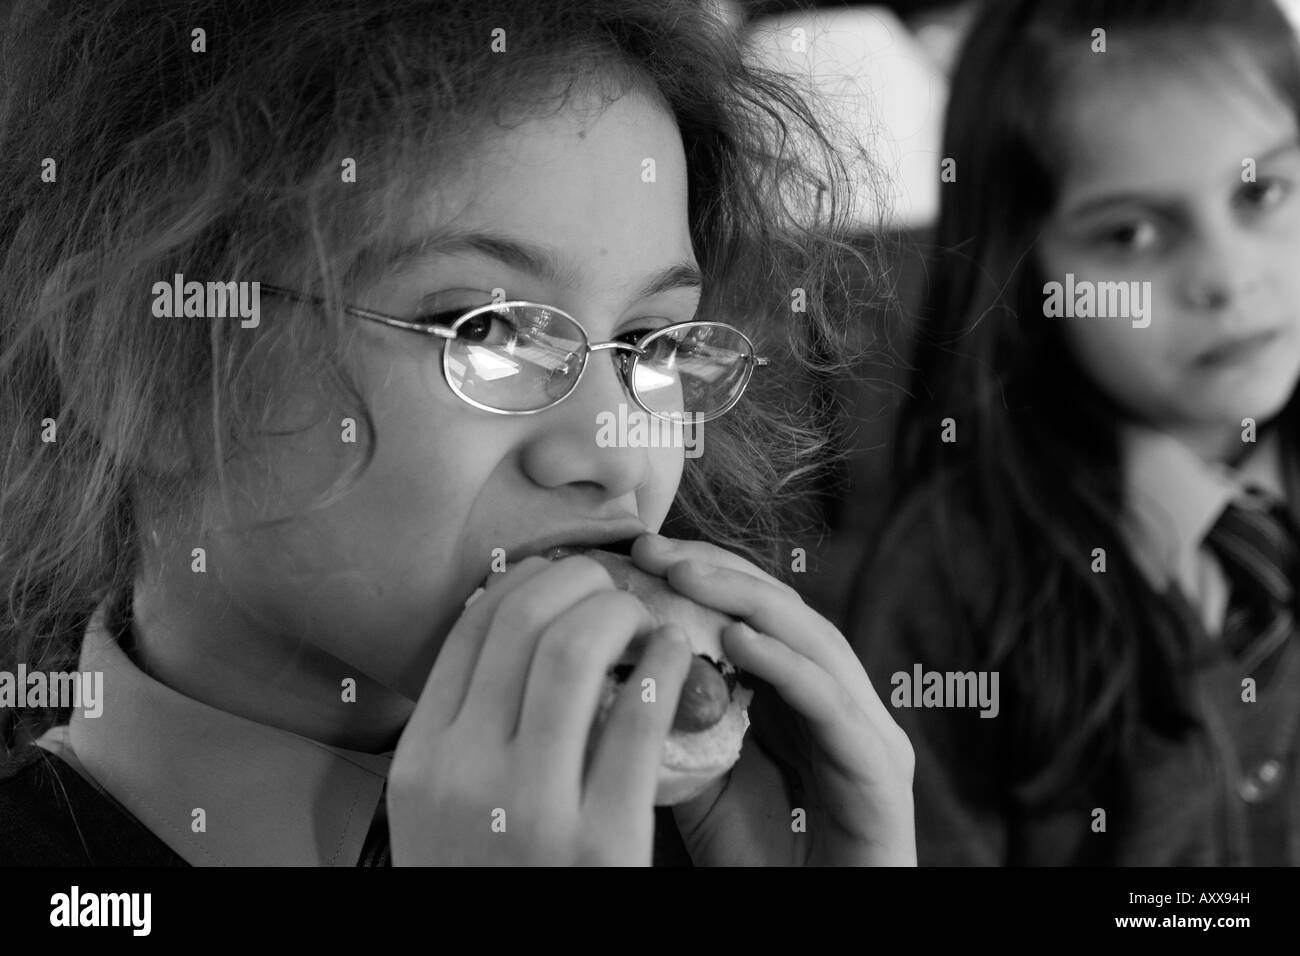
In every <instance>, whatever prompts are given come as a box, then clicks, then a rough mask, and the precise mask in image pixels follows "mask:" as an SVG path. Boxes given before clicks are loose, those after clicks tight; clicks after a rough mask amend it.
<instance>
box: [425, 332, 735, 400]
mask: <svg viewBox="0 0 1300 956" xmlns="http://www.w3.org/2000/svg"><path fill="white" fill-rule="evenodd" d="M455 331H456V333H457V336H456V338H454V339H451V340H449V341H448V342H447V344H446V352H445V358H444V361H445V365H446V369H447V375H448V379H449V381H450V382H451V384H452V387H453V388H455V389H456V390H457V391H458V392H459V393H460V394H461V395H462V396H464V397H465V398H467V399H469V400H470V401H472V402H475V403H477V404H479V405H484V406H487V407H489V408H496V409H499V410H501V411H534V410H537V409H541V408H546V407H547V406H549V405H552V404H554V403H555V402H556V401H558V400H559V399H560V398H562V397H564V396H565V395H566V394H568V392H569V391H571V390H572V388H573V386H574V383H575V382H576V381H577V379H578V375H579V374H580V372H581V370H582V356H583V351H584V338H583V334H582V330H581V329H580V328H579V327H578V326H577V325H576V324H575V323H574V322H573V321H572V320H570V319H569V318H568V317H567V316H565V315H562V314H560V313H558V312H555V311H553V310H551V309H546V308H542V307H539V306H511V307H509V308H500V309H493V310H490V311H485V312H481V313H479V314H477V315H475V316H472V317H471V318H469V319H468V320H464V321H462V322H461V323H460V324H458V325H457V326H456V327H455ZM641 347H642V348H643V349H645V354H644V355H643V356H641V358H640V360H639V361H638V362H637V363H636V366H635V371H634V372H633V375H632V386H633V388H634V390H635V392H636V394H637V397H638V398H639V399H640V400H641V401H642V402H643V403H644V404H645V405H646V407H648V408H650V409H651V410H652V411H655V412H658V413H660V414H666V415H674V414H682V413H685V414H691V415H700V416H707V415H713V414H716V413H717V412H718V411H719V410H721V409H725V408H727V407H728V406H729V405H730V404H731V403H732V402H733V401H734V400H735V398H736V396H737V395H738V394H739V391H740V390H741V389H742V388H743V387H744V385H745V382H746V379H747V376H748V371H749V365H748V362H747V361H746V359H747V358H748V356H749V354H750V350H749V348H748V344H747V343H746V341H745V339H744V338H743V337H742V336H741V335H740V334H739V333H738V332H736V331H735V330H734V329H731V328H728V327H725V326H719V325H698V326H689V327H687V328H684V329H676V330H673V331H670V332H664V333H662V334H660V335H657V336H653V337H650V338H649V339H648V340H647V339H642V340H641ZM627 354H628V353H626V352H617V353H615V355H616V356H618V355H627Z"/></svg>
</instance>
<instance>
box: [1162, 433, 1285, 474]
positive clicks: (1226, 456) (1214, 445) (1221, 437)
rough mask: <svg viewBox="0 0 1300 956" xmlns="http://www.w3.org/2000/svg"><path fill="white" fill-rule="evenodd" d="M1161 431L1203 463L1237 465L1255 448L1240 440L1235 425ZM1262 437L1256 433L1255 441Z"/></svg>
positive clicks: (1240, 435) (1251, 444)
mask: <svg viewBox="0 0 1300 956" xmlns="http://www.w3.org/2000/svg"><path fill="white" fill-rule="evenodd" d="M1163 430H1164V431H1165V432H1166V433H1167V434H1169V435H1171V436H1172V437H1174V438H1176V439H1178V440H1179V441H1180V442H1182V443H1183V444H1184V445H1186V446H1187V447H1188V448H1190V449H1191V450H1192V452H1194V453H1195V454H1196V455H1197V456H1198V457H1199V458H1201V459H1202V460H1203V461H1206V462H1212V463H1217V464H1222V465H1229V466H1234V465H1237V464H1239V463H1240V462H1241V460H1242V459H1243V458H1245V457H1246V456H1247V455H1249V454H1250V452H1251V450H1252V449H1253V448H1254V447H1255V444H1254V443H1252V442H1246V441H1243V440H1242V432H1243V429H1242V427H1241V426H1237V425H1233V426H1229V427H1224V426H1222V425H1189V426H1180V427H1172V428H1165V429H1163ZM1262 437H1263V435H1262V434H1261V433H1258V432H1257V433H1256V438H1257V440H1258V439H1259V438H1262Z"/></svg>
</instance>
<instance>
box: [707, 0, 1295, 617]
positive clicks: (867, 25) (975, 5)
mask: <svg viewBox="0 0 1300 956" xmlns="http://www.w3.org/2000/svg"><path fill="white" fill-rule="evenodd" d="M712 2H714V3H715V5H716V6H717V7H718V9H719V10H720V11H721V12H722V13H723V15H725V16H726V17H727V18H728V19H729V20H730V22H731V23H732V24H733V25H734V27H735V29H737V30H738V31H740V33H741V34H742V36H743V37H744V38H745V41H746V43H747V45H748V47H749V49H750V50H751V54H752V56H753V57H754V58H755V60H756V61H757V62H759V63H762V64H765V65H767V66H770V67H774V68H777V69H780V70H782V71H783V72H787V73H790V74H793V75H795V76H797V77H800V78H802V79H803V80H804V81H805V82H807V83H810V84H811V86H812V88H813V89H814V90H815V91H816V95H817V99H818V101H819V103H820V105H821V107H822V108H823V110H825V111H826V113H827V114H828V115H829V118H830V120H831V124H832V126H833V127H834V128H837V129H838V130H839V131H840V133H841V134H842V135H843V137H844V142H845V143H846V144H849V148H852V146H853V145H854V144H856V145H858V146H859V147H860V148H863V149H865V152H866V153H867V154H868V156H869V157H870V161H871V163H872V164H873V166H874V167H875V168H874V173H875V175H874V177H872V178H871V179H869V180H868V181H867V182H865V183H864V184H863V185H864V186H865V187H866V188H865V189H864V190H863V192H864V196H863V197H862V200H863V201H862V203H861V205H860V208H858V209H857V210H855V216H854V229H855V243H856V244H857V245H859V246H860V247H861V248H863V249H864V250H866V251H868V252H869V253H870V254H871V255H872V256H873V257H874V258H875V259H876V261H877V266H876V267H875V268H876V274H875V275H870V274H863V275H861V276H860V278H861V280H862V282H864V283H870V284H871V288H873V289H874V290H875V291H876V293H877V295H876V296H875V297H874V299H873V302H874V303H875V304H874V305H873V307H872V308H870V309H868V310H866V311H865V312H864V314H862V315H861V316H859V317H858V318H857V320H856V321H855V324H854V325H855V334H857V335H858V336H859V342H858V344H859V346H860V347H861V348H862V349H863V350H864V354H865V355H866V359H865V360H864V361H863V362H862V363H861V364H860V365H859V367H858V368H857V369H856V370H855V371H854V372H853V373H851V374H848V375H845V376H842V377H840V378H839V379H837V380H836V381H835V382H832V383H820V384H818V385H815V386H813V387H814V388H816V389H822V390H827V391H829V392H830V396H829V397H831V398H833V399H834V400H835V404H836V405H837V406H838V409H839V410H838V412H837V413H836V414H835V425H836V427H837V429H838V431H839V433H840V438H839V442H840V446H841V448H842V450H843V451H844V452H845V454H846V459H845V462H844V463H843V465H842V466H840V467H839V468H838V469H837V470H836V471H835V473H834V474H832V475H830V476H829V477H828V478H827V480H826V481H825V482H824V483H823V486H822V488H821V489H820V495H819V498H818V501H817V502H816V509H817V512H818V514H819V515H820V517H821V519H822V520H823V521H824V522H825V524H826V526H827V528H828V529H829V530H828V533H827V535H826V537H824V538H822V539H820V540H817V539H816V538H815V537H814V538H812V539H810V540H809V541H808V542H802V541H799V542H791V546H792V547H795V546H803V547H804V548H805V550H806V552H807V570H806V572H805V573H803V574H796V575H793V583H794V585H795V586H796V587H798V588H799V589H800V591H801V592H802V593H803V596H804V598H805V600H807V601H808V602H809V603H810V604H812V605H813V606H814V607H816V608H817V609H818V610H819V611H821V612H822V613H823V614H825V615H827V616H828V617H830V618H831V619H832V620H834V621H836V622H840V621H841V620H842V618H841V614H842V611H843V608H844V604H845V599H846V596H847V593H848V591H849V590H850V589H851V587H852V582H853V579H854V577H855V574H856V571H857V564H858V561H859V559H860V555H861V552H862V550H863V548H864V546H865V544H866V543H867V542H868V541H869V540H871V538H872V537H873V536H874V535H875V533H876V532H877V530H878V526H879V523H880V521H881V519H882V518H883V517H884V509H885V507H886V506H887V494H888V490H889V477H890V473H891V468H892V453H891V447H890V435H891V433H892V430H893V427H894V423H895V417H896V412H897V410H898V407H899V404H900V401H901V399H902V397H903V390H904V388H905V387H906V383H907V372H908V356H909V352H910V344H911V339H912V336H913V333H914V329H915V321H916V316H917V313H918V309H920V308H921V306H922V304H923V303H924V302H925V300H926V298H927V297H928V295H929V287H928V283H927V270H926V262H927V257H928V256H929V255H930V253H931V251H932V241H933V234H934V233H933V230H934V226H935V223H936V220H937V217H938V210H939V189H940V186H941V183H940V179H939V171H940V162H941V159H942V139H943V122H944V110H945V108H946V106H947V101H948V77H949V75H950V73H951V70H952V67H953V64H954V62H955V59H956V56H957V53H958V52H959V47H960V44H961V42H962V40H963V38H964V35H965V31H966V28H967V25H968V24H969V23H971V22H972V21H973V18H974V17H977V16H978V15H979V10H980V9H981V8H982V7H983V6H984V3H990V4H993V3H997V2H999V0H984V2H983V3H982V2H980V0H963V2H959V3H953V2H942V0H892V2H888V3H879V4H853V3H844V2H833V0H832V2H822V3H818V2H816V0H813V2H792V0H785V2H783V0H712ZM1278 2H1279V4H1280V5H1281V6H1282V7H1283V8H1284V9H1285V10H1286V12H1287V13H1288V15H1289V16H1290V17H1291V19H1292V21H1293V22H1294V23H1295V24H1296V25H1297V29H1300V0H1278ZM798 30H802V31H803V32H802V34H799V33H797V32H796V31H798ZM796 36H799V37H800V38H801V42H800V43H797V44H796V43H794V42H793V39H794V37H796ZM796 46H797V47H800V49H795V47H796ZM858 271H862V270H860V269H859V270H858Z"/></svg>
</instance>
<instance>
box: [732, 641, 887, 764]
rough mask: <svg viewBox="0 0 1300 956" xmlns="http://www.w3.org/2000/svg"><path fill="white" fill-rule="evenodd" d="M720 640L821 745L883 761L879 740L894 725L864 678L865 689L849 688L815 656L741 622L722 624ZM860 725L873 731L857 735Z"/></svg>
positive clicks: (836, 752) (882, 745)
mask: <svg viewBox="0 0 1300 956" xmlns="http://www.w3.org/2000/svg"><path fill="white" fill-rule="evenodd" d="M722 641H723V648H724V649H725V650H726V652H727V654H728V656H729V657H730V658H731V660H732V661H733V662H734V663H735V664H736V666H737V667H740V668H741V669H742V670H745V671H748V672H749V673H751V674H754V675H755V676H757V677H760V678H762V679H763V680H765V681H767V682H768V683H769V684H771V685H772V687H773V689H775V690H776V692H777V693H778V694H780V695H781V699H782V700H784V701H785V702H786V703H787V704H789V705H790V706H791V707H792V708H793V709H794V710H795V711H797V712H798V713H799V715H800V716H802V717H803V718H804V720H805V721H807V723H808V727H809V730H810V731H811V732H812V734H813V736H814V737H815V738H816V740H817V742H818V743H819V744H820V745H821V747H822V748H824V749H825V750H827V751H829V752H830V753H832V754H834V755H839V756H843V755H851V754H857V753H860V752H863V749H864V748H866V750H867V756H868V762H867V764H866V765H867V766H869V767H872V768H885V767H887V766H888V765H889V764H888V758H889V754H888V751H887V749H886V746H885V742H884V741H885V739H886V738H887V737H888V736H889V735H890V734H892V733H894V732H895V731H896V730H897V725H896V724H894V721H893V718H892V717H891V716H890V715H889V712H888V711H887V710H885V707H884V704H883V703H881V701H880V698H879V697H877V696H876V693H875V690H874V689H872V688H871V685H870V683H869V682H868V684H867V693H866V694H862V693H854V692H851V691H850V689H849V688H847V687H846V686H845V685H844V684H843V683H841V682H840V681H839V680H837V679H836V677H835V676H832V673H831V672H828V671H827V670H826V669H825V668H823V667H821V666H820V665H818V664H817V663H816V662H815V661H813V660H811V659H809V658H808V657H805V656H804V655H802V654H800V653H798V652H797V651H796V650H794V649H793V648H791V647H790V646H789V645H788V644H786V643H784V642H782V641H779V640H777V639H776V638H774V637H772V636H770V635H768V634H760V633H759V632H757V631H755V630H754V629H753V628H752V627H750V626H749V625H748V624H745V623H743V622H739V621H738V622H736V623H734V624H730V625H728V627H727V628H726V629H725V630H724V631H723V632H722ZM864 725H865V726H869V727H871V728H872V729H874V730H876V731H877V732H876V733H872V734H863V733H862V729H863V727H864ZM882 761H883V762H882ZM855 762H857V761H855ZM882 782H885V781H882Z"/></svg>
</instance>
